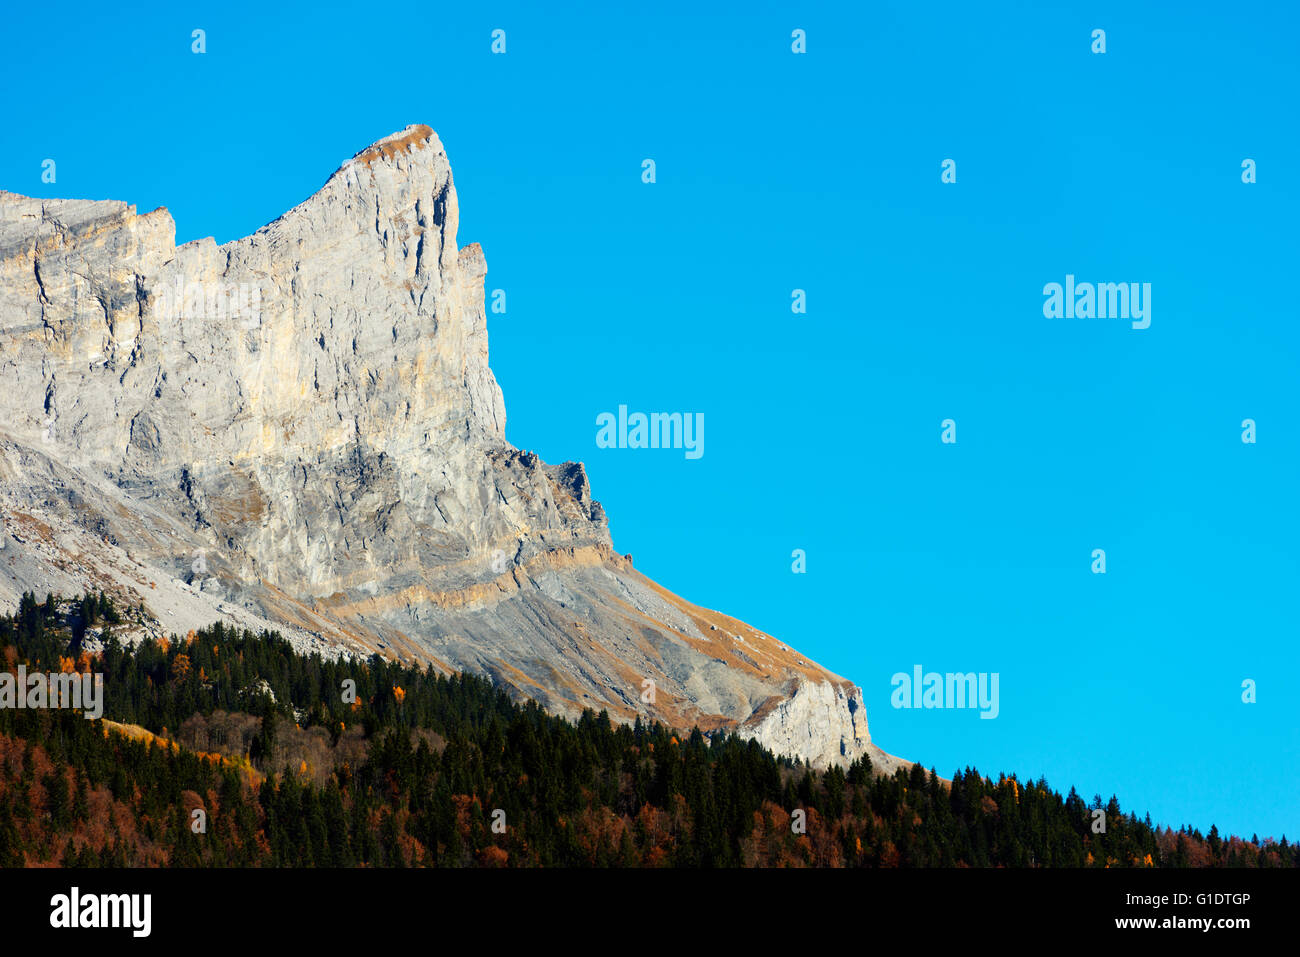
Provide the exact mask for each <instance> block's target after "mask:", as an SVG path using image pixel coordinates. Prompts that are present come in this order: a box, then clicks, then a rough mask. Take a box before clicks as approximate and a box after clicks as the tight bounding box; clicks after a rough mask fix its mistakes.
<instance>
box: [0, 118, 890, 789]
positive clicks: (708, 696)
mask: <svg viewBox="0 0 1300 957" xmlns="http://www.w3.org/2000/svg"><path fill="white" fill-rule="evenodd" d="M458 218H459V214H458V206H457V198H456V190H455V186H454V185H453V181H452V174H451V167H450V165H449V163H448V161H447V156H446V153H445V151H444V150H443V147H442V144H441V143H440V142H439V140H438V138H437V136H436V135H435V134H434V133H433V131H432V130H430V129H429V128H428V127H425V126H412V127H408V128H407V129H405V130H403V131H401V132H399V133H396V134H394V135H392V136H390V137H387V138H385V139H383V140H380V141H379V142H378V143H375V144H374V145H373V146H371V147H369V148H367V149H366V150H363V151H362V152H361V153H358V154H357V155H356V156H354V157H353V158H352V159H351V160H349V161H347V162H346V163H344V164H343V166H342V167H340V168H339V170H338V171H337V172H335V173H334V175H333V176H331V177H330V178H329V180H328V181H327V182H326V183H325V185H324V186H323V187H322V188H321V189H320V190H319V191H318V192H317V193H315V194H314V195H313V196H312V197H311V198H309V199H308V200H307V201H305V202H304V203H302V204H301V205H299V206H297V207H295V208H294V209H292V210H290V211H289V212H287V213H285V214H284V215H283V216H281V217H280V218H279V219H277V220H276V221H275V222H273V223H271V224H269V225H267V226H265V227H263V228H262V229H259V230H258V231H257V232H256V233H254V234H253V235H251V236H248V237H246V238H244V239H241V240H238V241H235V242H232V243H227V244H225V245H222V246H217V245H216V244H215V243H214V242H213V241H212V240H210V239H205V240H200V241H197V242H191V243H186V244H185V245H183V246H180V247H177V246H176V245H175V224H174V223H173V221H172V218H171V216H170V215H169V214H168V212H167V210H166V209H157V210H154V211H153V212H150V213H146V214H144V215H137V213H136V210H135V208H134V207H132V206H128V205H127V204H125V203H121V202H110V201H103V202H91V201H83V200H39V199H30V198H27V197H23V196H18V195H15V194H12V193H5V192H0V512H2V513H3V518H4V522H5V534H4V535H3V536H0V537H2V538H3V539H4V546H5V551H3V552H0V598H2V599H5V600H7V601H10V602H11V601H13V599H14V598H15V597H16V595H17V594H19V593H21V591H23V590H24V589H27V588H33V589H35V590H37V591H40V592H41V593H42V594H43V593H44V592H45V591H46V590H64V591H69V592H71V591H79V590H81V588H83V587H86V586H87V585H89V586H91V587H105V588H108V589H109V590H110V591H115V592H119V593H120V594H121V596H122V597H123V599H124V600H127V601H129V602H130V603H131V604H135V603H137V602H138V601H140V600H143V601H144V602H145V604H146V605H147V606H148V608H149V610H150V612H151V614H152V616H153V618H154V619H155V621H154V622H153V626H156V627H157V628H159V629H167V630H175V629H183V628H187V627H193V626H194V625H196V624H203V623H205V621H207V620H211V619H212V618H217V617H222V618H226V619H228V620H230V621H231V622H234V623H239V624H242V625H245V626H250V627H258V626H263V625H268V626H274V627H277V628H279V629H281V630H282V631H284V632H285V633H286V634H287V635H289V636H290V637H291V638H293V639H294V640H297V641H300V642H304V643H309V644H314V645H316V646H318V647H321V648H324V649H330V648H342V649H345V650H350V651H353V652H358V653H363V652H368V651H376V650H377V651H379V652H381V653H383V654H386V655H392V656H398V657H404V658H409V659H416V660H426V661H433V662H434V663H436V664H437V665H438V666H439V667H443V668H447V669H468V670H472V671H477V672H480V673H487V674H489V675H491V676H493V677H494V678H495V679H496V680H498V681H500V682H502V683H504V684H505V685H507V686H509V687H511V688H513V689H515V690H516V691H518V692H520V693H522V694H525V695H528V696H531V697H535V698H537V699H539V700H541V701H542V702H543V703H544V704H545V705H547V706H548V707H550V708H553V709H555V710H559V711H563V712H566V713H570V714H572V713H574V712H575V711H577V710H579V709H581V708H582V707H588V706H590V707H596V708H602V707H603V708H608V709H609V710H610V711H611V713H612V714H614V715H615V716H617V717H620V718H630V717H631V716H633V715H635V714H638V713H639V714H643V715H653V716H655V717H659V718H661V719H664V720H666V721H670V722H672V723H674V724H678V725H689V724H693V723H699V724H700V726H701V727H702V728H705V729H711V728H719V727H738V728H740V729H742V730H745V731H746V732H747V733H750V734H753V735H755V736H757V737H759V738H760V739H762V740H763V741H764V743H766V744H768V745H770V746H771V747H773V748H774V749H776V750H778V751H783V752H785V753H789V754H794V755H799V756H803V757H807V758H809V759H811V760H814V761H816V762H817V763H825V762H827V761H831V760H843V759H846V758H851V757H853V756H856V754H858V753H867V750H866V749H867V748H868V747H869V745H870V738H869V736H868V735H867V731H866V716H865V711H864V710H863V709H862V707H861V695H860V693H859V692H857V690H856V689H854V688H853V687H852V686H851V685H850V684H849V683H848V682H846V681H844V680H843V679H841V678H838V677H837V676H835V675H831V674H830V673H828V672H826V671H825V670H824V669H821V668H819V667H818V666H816V665H815V664H812V663H810V662H806V661H805V660H804V659H802V658H801V657H800V656H799V655H798V654H797V653H795V652H792V651H790V650H789V649H788V648H785V647H784V646H783V645H781V643H780V642H778V641H776V640H775V639H774V638H771V637H770V636H766V635H762V634H761V633H758V632H755V631H753V630H752V629H749V628H747V627H746V626H744V625H743V624H742V623H740V622H736V621H734V620H733V619H727V618H724V617H722V616H718V615H715V614H714V613H712V612H708V611H706V610H704V609H700V608H697V607H695V606H693V605H689V604H688V603H686V602H684V601H682V600H681V599H680V598H677V597H676V596H674V595H671V594H670V593H668V592H666V591H664V590H663V589H660V588H659V587H658V586H656V585H655V584H654V583H653V582H651V581H649V580H648V579H646V578H644V577H643V576H641V575H640V574H639V573H637V572H636V571H635V570H633V569H632V567H631V565H630V562H629V561H627V560H625V559H623V558H621V557H620V556H618V555H617V554H616V553H614V551H613V549H612V546H611V542H610V538H609V532H608V529H607V526H606V522H605V515H604V511H603V509H602V508H601V506H600V504H599V503H598V502H596V501H595V500H594V499H593V498H592V494H591V488H590V484H589V482H588V480H587V476H586V473H585V471H584V470H583V468H582V466H581V464H577V463H564V464H562V465H558V466H551V465H546V464H545V463H543V462H541V461H540V460H539V459H538V458H537V456H535V455H532V454H530V453H526V452H521V451H520V450H518V449H515V448H513V447H512V446H511V445H510V444H509V443H507V442H506V440H505V431H504V430H505V406H504V402H503V400H502V395H501V390H500V389H499V388H498V386H497V383H496V380H495V378H494V377H493V375H492V370H491V369H490V368H489V366H488V348H487V321H486V315H485V310H484V294H483V293H484V285H483V284H484V277H485V275H486V272H487V266H486V263H485V261H484V257H483V253H482V250H481V249H480V248H479V246H478V245H477V244H472V245H469V246H465V247H463V248H462V247H460V246H459V245H458V241H457V225H458ZM647 680H649V681H652V682H654V693H653V696H652V697H653V700H652V701H651V700H647V699H648V698H649V697H651V695H649V686H648V685H647V684H646V681H647Z"/></svg>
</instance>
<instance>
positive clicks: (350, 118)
mask: <svg viewBox="0 0 1300 957" xmlns="http://www.w3.org/2000/svg"><path fill="white" fill-rule="evenodd" d="M279 6H280V5H278V4H266V3H263V4H255V5H242V4H234V3H210V4H201V5H196V6H194V7H192V8H190V9H185V8H184V5H181V4H171V3H168V4H157V5H154V6H152V7H151V8H149V7H142V8H140V9H139V10H138V11H134V12H131V13H129V14H128V13H125V12H118V11H114V10H112V9H111V8H108V7H105V6H103V5H102V4H89V3H86V4H71V5H69V4H18V5H10V7H9V9H8V10H7V11H6V15H5V22H4V24H3V26H0V30H3V36H2V37H0V77H2V78H3V81H4V88H5V89H6V90H8V91H9V93H10V96H9V107H10V108H9V109H8V110H7V111H6V120H5V124H4V128H3V133H0V136H3V150H0V186H2V187H4V188H7V189H10V190H14V191H18V192H22V193H26V194H29V195H35V196H68V197H84V198H94V199H101V198H114V199H124V200H128V201H130V202H132V203H135V204H136V205H137V206H138V207H139V208H140V209H141V210H142V211H143V210H147V209H152V208H153V207H155V206H159V205H165V206H167V207H168V208H169V209H170V210H171V211H172V214H173V215H174V217H175V219H176V222H177V233H178V237H177V238H178V240H180V241H185V240H189V239H195V238H198V237H202V236H207V235H212V236H215V237H216V239H217V240H218V241H219V242H223V241H226V240H230V239H234V238H237V237H240V236H242V235H245V234H247V233H250V232H252V231H253V230H255V229H256V228H258V227H259V226H261V225H263V224H264V223H266V222H268V221H269V220H271V219H274V218H275V217H276V216H277V215H279V214H280V213H281V212H283V211H284V210H286V209H288V208H289V207H291V206H293V205H294V204H296V203H298V202H299V201H301V200H302V199H304V198H305V197H307V196H308V195H309V194H310V193H312V192H313V191H314V190H316V189H317V188H318V187H319V186H320V185H322V184H323V183H324V181H325V179H326V178H327V177H328V176H329V174H330V173H331V172H333V170H334V169H335V168H336V167H337V166H338V164H339V163H340V162H342V161H343V160H344V159H346V158H347V157H348V156H351V155H352V154H353V153H354V152H356V151H357V150H359V149H361V148H362V147H364V146H366V145H367V144H369V143H370V142H372V141H373V140H375V139H378V138H379V137H382V136H384V135H386V134H388V133H390V132H393V131H395V130H397V129H400V128H401V127H403V126H405V125H406V124H408V123H417V122H423V123H428V124H429V125H431V126H433V127H434V128H435V129H436V130H437V131H438V133H439V134H440V136H441V138H442V140H443V142H444V144H445V145H446V147H447V150H448V152H449V154H450V156H451V160H452V165H453V169H454V171H455V176H456V183H457V187H458V190H459V193H460V205H461V228H460V239H461V242H462V243H468V242H473V241H478V242H481V243H482V244H483V248H484V251H485V253H486V257H487V261H488V266H489V274H488V287H489V289H491V288H503V289H505V290H506V291H507V297H508V299H507V302H508V312H507V314H506V315H504V316H493V317H490V331H491V350H492V366H493V368H494V369H495V371H496V374H497V376H498V378H499V380H500V382H501V385H502V387H503V389H504V391H505V397H506V408H507V412H508V416H509V425H508V430H507V434H508V437H509V438H510V440H511V441H512V442H514V443H515V444H516V445H518V446H520V447H523V448H526V449H532V450H534V451H536V452H538V453H539V454H541V455H542V456H543V458H544V459H546V460H547V461H552V462H556V461H562V460H565V459H578V460H582V461H585V462H586V463H587V466H588V469H589V471H590V474H591V478H592V482H593V484H594V487H595V492H596V496H597V497H598V498H599V499H601V500H602V501H603V502H604V504H605V505H606V507H607V509H608V511H609V514H610V516H611V525H612V531H613V534H614V540H615V545H616V546H617V547H618V548H619V549H620V550H621V551H629V552H632V553H633V554H634V555H635V558H636V563H637V566H638V567H639V568H641V569H642V570H644V571H645V572H647V573H648V574H650V575H651V576H652V577H654V578H657V579H658V580H659V581H661V582H663V583H664V584H665V585H667V586H669V587H671V588H673V589H674V590H676V591H677V592H679V593H680V594H682V595H683V596H685V597H687V598H689V599H691V600H693V601H696V602H698V603H700V604H703V605H706V606H709V607H714V608H718V609H721V610H724V611H726V612H728V613H730V614H733V615H736V616H738V617H740V618H743V619H745V620H747V621H750V622H752V623H753V624H755V625H757V626H758V627H760V628H763V629H765V630H767V631H769V632H772V633H773V634H775V635H777V636H779V637H780V638H782V639H783V640H786V641H788V642H789V643H791V644H792V645H794V646H795V647H797V648H799V649H800V650H802V651H804V652H806V653H807V654H808V655H810V656H812V657H813V658H815V659H816V660H818V661H820V662H822V663H824V664H825V665H827V666H828V667H830V668H831V669H833V670H835V671H837V672H839V673H841V674H843V675H845V676H847V677H850V678H852V679H854V680H855V681H856V682H858V683H860V684H861V685H862V686H863V688H864V690H865V694H866V701H867V707H868V714H869V718H870V723H871V730H872V733H873V736H874V737H875V739H876V740H877V741H878V743H879V744H881V745H882V746H883V747H884V748H886V749H887V750H890V751H892V752H894V753H896V754H900V755H903V756H906V757H909V758H914V759H919V760H921V761H923V762H924V763H925V764H927V765H934V766H935V767H936V768H937V769H938V770H939V771H940V773H942V774H945V775H946V774H949V773H950V772H951V771H953V770H954V769H955V768H957V767H959V766H964V765H967V764H971V765H975V766H978V767H979V768H980V769H981V770H983V771H984V772H986V773H990V774H994V775H996V773H997V772H999V771H1016V772H1018V773H1020V774H1021V775H1022V776H1024V775H1030V776H1033V777H1037V776H1038V775H1040V774H1042V775H1045V776H1046V777H1047V779H1048V781H1049V783H1050V784H1052V785H1053V786H1054V787H1058V788H1060V789H1062V790H1067V789H1068V788H1069V787H1070V785H1072V784H1073V785H1076V786H1077V787H1078V788H1079V791H1080V793H1081V794H1083V795H1084V796H1085V798H1091V796H1092V794H1093V793H1094V792H1097V791H1100V792H1101V793H1102V795H1103V796H1104V797H1109V795H1110V794H1111V793H1115V794H1117V795H1118V796H1119V798H1120V801H1121V805H1122V806H1123V807H1124V809H1125V810H1129V809H1137V810H1139V811H1146V810H1150V812H1151V814H1152V817H1153V818H1154V819H1155V820H1156V821H1157V822H1161V823H1168V824H1172V825H1174V826H1178V825H1179V824H1181V823H1190V824H1193V825H1196V826H1198V827H1201V828H1203V829H1208V827H1209V825H1210V824H1211V823H1212V822H1217V823H1218V825H1219V827H1220V828H1221V829H1225V828H1226V829H1231V830H1234V831H1237V832H1244V834H1245V835H1246V836H1249V835H1250V834H1251V833H1252V832H1258V833H1259V835H1260V836H1261V837H1263V836H1267V835H1274V836H1280V835H1281V834H1282V833H1283V832H1285V833H1286V834H1287V835H1288V836H1289V837H1290V838H1292V839H1295V838H1300V809H1298V808H1300V799H1298V798H1297V794H1300V761H1298V760H1297V758H1298V757H1300V729H1298V726H1300V717H1298V715H1300V691H1298V690H1297V673H1298V668H1297V665H1298V664H1300V653H1298V652H1297V621H1296V595H1297V593H1298V591H1297V584H1296V583H1297V578H1298V577H1300V576H1298V574H1297V573H1298V571H1300V569H1298V568H1297V565H1298V562H1297V550H1298V548H1300V534H1298V533H1300V528H1298V527H1297V526H1298V525H1300V521H1298V512H1297V505H1296V494H1295V492H1296V478H1297V475H1298V474H1300V454H1298V451H1297V450H1298V449H1300V435H1298V434H1297V421H1298V416H1297V401H1296V386H1297V381H1298V378H1297V360H1298V359H1300V354H1298V348H1297V346H1298V344H1300V333H1298V332H1297V325H1296V324H1297V318H1298V317H1297V307H1296V297H1295V295H1294V290H1292V289H1291V286H1292V284H1293V283H1294V281H1295V280H1294V276H1295V267H1296V263H1297V252H1298V248H1297V247H1298V244H1300V241H1298V240H1297V230H1296V223H1297V221H1298V220H1300V215H1297V214H1298V213H1300V209H1298V208H1297V185H1296V183H1297V177H1296V167H1297V146H1298V145H1300V144H1298V142H1297V132H1296V131H1297V91H1298V90H1300V83H1298V82H1297V80H1298V79H1300V77H1298V76H1297V74H1298V73H1300V67H1298V66H1297V64H1298V63H1300V60H1298V59H1297V57H1296V56H1295V50H1294V46H1295V36H1296V34H1297V27H1298V26H1300V24H1298V23H1297V15H1296V13H1295V12H1294V8H1293V7H1292V5H1290V4H1263V5H1253V6H1251V7H1249V8H1248V9H1239V8H1234V7H1232V6H1231V5H1225V4H1213V5H1211V4H1208V3H1204V2H1192V3H1104V2H1103V3H1089V4H1083V3H1078V4H1057V3H1054V4H1043V3H1032V2H1023V3H1006V4H993V5H989V4H978V5H976V4H948V3H926V4H916V3H905V2H885V3H871V4H858V3H852V4H850V3H844V4H827V3H818V4H804V3H793V2H790V3H761V2H760V3H755V2H745V3H735V4H729V5H725V6H722V5H717V4H707V5H706V4H699V3H690V4H675V3H662V2H660V3H654V4H650V5H618V4H605V3H599V4H597V3H592V4H587V5H582V6H575V5H567V10H568V12H565V10H563V9H561V8H563V7H566V5H564V4H536V3H518V4H509V3H493V4H490V5H482V12H479V10H476V9H472V8H475V7H479V6H480V5H476V4H437V3H432V4H406V3H403V4H371V5H362V6H360V7H358V6H357V5H356V4H346V5H343V4H330V3H328V2H324V3H313V4H309V5H307V4H304V5H302V6H301V7H299V8H297V9H294V10H282V9H279ZM196 28H202V29H204V30H206V32H207V52H206V53H205V54H203V55H196V54H193V53H191V52H190V50H191V31H192V30H193V29H196ZM496 28H500V29H504V30H505V31H506V37H507V52H506V54H505V55H493V54H492V53H491V52H490V42H491V39H490V33H491V31H492V30H493V29H496ZM795 28H801V29H804V30H805V31H807V47H808V52H807V53H806V54H804V55H795V54H793V53H792V52H791V49H790V44H791V38H790V35H791V31H792V30H794V29H795ZM1095 28H1101V29H1104V30H1105V31H1106V44H1107V52H1106V53H1105V54H1104V55H1097V54H1093V53H1092V52H1091V51H1090V46H1091V38H1090V34H1091V32H1092V30H1093V29H1095ZM46 158H53V159H55V160H56V162H57V182H56V184H54V185H49V184H43V183H42V182H41V178H40V174H41V162H42V160H44V159H46ZM646 158H652V159H654V160H655V162H656V164H657V182H656V183H655V184H653V185H646V184H643V183H642V182H641V163H642V160H643V159H646ZM948 158H951V159H954V160H955V161H956V163H957V183H956V184H953V185H945V184H942V183H941V182H940V164H941V163H942V161H943V160H944V159H948ZM1245 158H1251V159H1254V160H1255V161H1256V162H1257V164H1258V165H1257V169H1258V173H1257V175H1258V182H1257V183H1255V184H1253V185H1245V184H1243V183H1242V182H1241V162H1242V160H1243V159H1245ZM1067 273H1072V274H1074V275H1076V276H1077V277H1078V278H1079V280H1080V281H1084V280H1093V281H1134V282H1149V283H1151V284H1152V323H1151V327H1150V328H1149V329H1146V330H1141V331H1138V330H1132V329H1131V328H1130V327H1129V325H1128V324H1127V323H1123V322H1113V321H1112V322H1108V321H1103V320H1073V321H1070V320H1054V319H1046V318H1044V316H1043V312H1042V305H1043V294H1042V287H1043V286H1044V284H1045V283H1048V282H1053V281H1055V282H1062V281H1063V280H1064V277H1065V275H1066V274H1067ZM795 288H802V289H805V290H807V296H808V312H807V314H806V315H803V316H798V315H794V314H792V313H791V310H790V297H791V290H793V289H795ZM620 403H624V404H627V405H628V406H629V407H631V408H632V409H634V410H636V409H640V410H643V411H673V410H677V411H691V412H703V413H704V415H705V420H706V452H705V455H704V457H703V458H701V459H698V460H695V461H691V460H687V459H686V458H685V457H684V456H683V455H682V454H681V453H680V452H672V451H639V450H617V449H612V450H604V449H597V448H596V444H595V434H596V428H595V417H596V415H597V414H598V413H600V412H603V411H614V410H616V409H617V406H618V405H619V404H620ZM949 417H951V418H953V419H955V420H956V422H957V424H958V441H957V444H956V445H952V446H948V445H943V444H941V443H940V441H939V435H940V427H939V424H940V422H941V420H943V419H945V418H949ZM1248 417H1249V418H1253V419H1255V420H1256V422H1257V423H1258V442H1257V444H1255V445H1246V444H1243V443H1242V442H1241V440H1240V436H1241V426H1240V423H1241V421H1242V420H1243V419H1244V418H1248ZM795 548H803V549H805V550H806V551H807V556H808V566H807V573H806V574H804V575H795V574H792V572H791V570H790V564H791V558H790V554H791V551H792V550H793V549H795ZM1094 548H1104V549H1105V550H1106V555H1107V574H1105V575H1104V576H1101V575H1094V574H1092V573H1091V570H1090V564H1091V552H1092V550H1093V549H1094ZM914 664H921V665H923V666H924V667H925V668H926V669H927V670H931V669H933V670H938V671H957V670H961V671H967V670H971V671H985V672H998V673H999V674H1000V675H1001V683H1000V690H1001V710H1000V714H999V716H998V718H997V719H996V720H991V721H990V720H979V718H978V716H977V713H976V712H974V711H957V710H949V711H915V710H894V709H892V708H891V707H890V705H889V696H890V691H891V687H890V677H891V675H893V674H894V673H895V672H898V671H910V670H911V667H912V666H913V665H914ZM1246 678H1253V679H1255V680H1256V681H1257V682H1258V703H1256V704H1253V705H1247V704H1243V703H1242V701H1241V682H1242V680H1243V679H1246Z"/></svg>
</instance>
